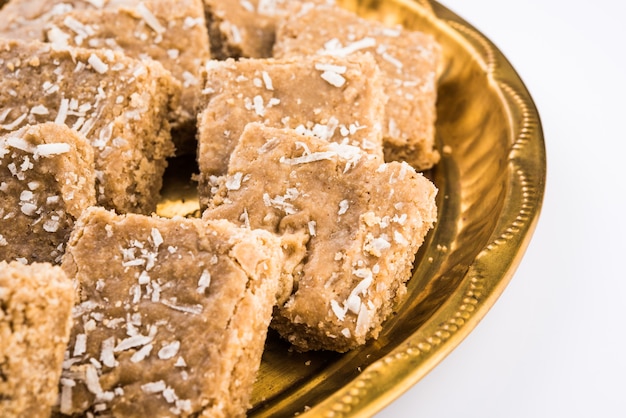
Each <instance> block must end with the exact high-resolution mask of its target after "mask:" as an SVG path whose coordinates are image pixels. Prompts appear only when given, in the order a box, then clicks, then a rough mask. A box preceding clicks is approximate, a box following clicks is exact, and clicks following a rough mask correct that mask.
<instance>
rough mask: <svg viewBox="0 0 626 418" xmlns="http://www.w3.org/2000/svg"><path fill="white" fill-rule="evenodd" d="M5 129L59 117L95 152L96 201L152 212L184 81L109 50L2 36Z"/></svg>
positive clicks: (0, 103)
mask: <svg viewBox="0 0 626 418" xmlns="http://www.w3.org/2000/svg"><path fill="white" fill-rule="evenodd" d="M0 76H1V79H0V90H1V91H2V94H1V95H0V109H2V113H0V132H11V131H14V130H16V129H18V128H20V127H22V126H24V125H25V124H37V123H43V122H55V123H57V124H65V125H67V126H69V127H71V128H73V129H75V130H77V131H78V132H80V133H81V134H82V135H84V136H85V137H86V138H87V139H88V140H89V142H90V143H91V145H92V147H93V149H94V159H95V168H96V197H97V200H98V204H100V205H103V206H105V207H108V208H112V209H115V210H117V211H119V212H140V213H150V212H152V211H154V209H155V207H156V203H157V201H158V200H159V190H160V189H161V184H162V176H163V172H164V171H165V167H166V166H167V160H166V159H167V157H169V156H171V155H173V152H174V146H173V144H172V140H171V133H170V125H169V122H168V115H169V114H170V112H172V110H173V109H175V108H177V106H178V100H179V98H180V83H178V82H177V81H176V80H174V79H173V78H172V76H171V74H170V73H169V71H166V70H164V69H163V66H162V65H161V64H159V63H157V62H155V61H144V60H135V59H132V58H129V57H127V56H125V55H123V54H121V53H119V52H115V51H111V50H102V51H97V50H88V49H82V48H69V49H66V48H62V49H56V48H55V47H54V45H52V44H46V43H41V42H37V41H32V42H23V41H17V40H7V39H0Z"/></svg>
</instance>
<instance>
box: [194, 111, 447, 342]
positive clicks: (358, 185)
mask: <svg viewBox="0 0 626 418" xmlns="http://www.w3.org/2000/svg"><path fill="white" fill-rule="evenodd" d="M435 194H436V188H435V187H434V185H433V184H432V183H431V182H430V181H429V180H427V179H426V178H425V177H424V176H423V175H422V174H420V173H416V172H415V170H414V169H413V168H412V167H411V166H409V165H408V164H407V163H399V162H391V163H387V164H385V163H383V162H382V160H381V159H380V158H376V157H373V156H369V155H367V154H365V153H363V151H362V150H360V149H359V148H357V147H353V146H350V145H345V144H344V145H341V144H336V143H328V142H326V141H323V140H320V139H318V138H315V137H310V136H306V135H300V134H298V133H296V132H295V131H293V130H288V129H275V128H269V127H265V126H263V125H261V124H256V123H253V124H249V125H248V126H247V127H246V129H245V130H244V133H243V134H242V136H241V138H240V140H239V143H238V145H237V147H236V148H235V150H234V152H233V154H232V156H231V159H230V163H229V167H228V175H226V176H224V177H223V178H222V179H221V180H220V181H219V182H218V183H217V184H216V185H215V190H214V196H213V198H212V201H211V206H210V207H209V209H207V210H206V211H205V212H204V214H203V219H207V220H208V219H219V218H225V219H229V220H231V221H233V222H238V223H240V224H242V225H244V226H248V227H250V228H261V229H265V230H268V231H271V232H273V233H277V234H278V235H280V236H282V237H283V248H284V249H285V253H286V258H287V262H286V263H285V268H286V269H291V271H290V272H289V273H291V274H292V276H293V278H294V284H293V292H292V294H291V296H290V298H289V299H288V300H287V302H286V303H285V304H283V305H281V306H279V307H278V308H277V309H276V311H275V315H274V319H273V323H272V326H273V327H274V328H275V329H276V330H278V331H279V332H280V333H281V334H282V336H283V337H285V338H286V339H287V340H288V341H290V342H291V343H292V344H294V345H295V346H296V347H297V348H299V349H302V350H317V349H327V350H336V351H340V352H343V351H347V350H349V349H352V348H355V347H357V346H359V345H362V344H364V343H365V342H366V341H367V340H368V339H370V338H375V337H377V335H378V334H379V332H380V329H381V324H382V322H383V321H384V320H385V319H386V318H387V317H389V315H390V314H391V313H392V309H393V307H394V305H395V303H396V302H397V301H398V300H399V299H400V298H401V297H402V296H403V295H404V294H405V293H406V286H405V282H406V281H407V280H408V279H409V278H410V276H411V269H412V263H413V261H414V257H415V253H416V252H417V250H418V248H419V247H420V246H421V244H422V242H423V239H424V237H425V235H426V233H427V232H428V230H429V229H430V228H431V227H432V225H433V223H434V222H435V220H436V207H435Z"/></svg>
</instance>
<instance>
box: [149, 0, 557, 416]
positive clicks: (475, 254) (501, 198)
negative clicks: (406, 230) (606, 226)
mask: <svg viewBox="0 0 626 418" xmlns="http://www.w3.org/2000/svg"><path fill="white" fill-rule="evenodd" d="M339 3H341V4H342V5H343V6H344V7H346V8H349V9H351V10H355V11H357V12H358V13H359V14H360V15H362V16H364V17H366V18H370V19H377V20H379V21H383V22H385V23H388V24H398V23H399V24H402V25H404V26H405V27H407V28H409V29H417V30H422V31H425V32H428V33H431V34H433V35H434V36H435V37H436V38H437V39H438V41H439V42H440V43H441V45H442V47H443V52H444V60H443V64H442V67H441V69H440V84H439V90H438V91H439V93H438V105H437V107H438V122H437V140H438V145H439V147H440V149H441V150H442V160H441V162H440V163H439V164H438V165H437V166H436V167H435V169H433V170H432V171H431V173H429V175H430V176H431V178H432V179H433V180H434V182H435V184H436V185H437V187H438V188H439V195H438V205H439V219H438V222H437V224H436V226H435V228H434V230H432V231H431V232H430V234H429V236H428V237H427V240H426V242H425V243H424V246H423V247H422V249H421V250H420V252H419V253H418V255H417V259H416V263H415V269H414V274H413V277H412V279H411V281H410V282H409V292H408V297H407V298H406V300H405V301H404V303H402V304H401V305H400V306H399V307H398V310H397V314H396V315H395V316H394V317H393V318H392V319H390V320H389V321H388V322H387V323H386V324H385V326H384V330H383V332H382V334H381V336H380V337H379V339H378V340H377V341H372V342H371V343H370V344H368V345H366V346H364V347H362V348H361V349H358V350H354V351H352V352H349V353H346V354H343V355H340V354H336V353H326V352H311V353H297V352H293V351H290V350H289V347H288V345H287V344H285V343H284V342H282V341H281V340H280V339H279V338H278V337H277V336H276V335H274V334H273V333H271V332H270V335H269V336H268V342H267V345H266V350H265V354H264V357H263V363H262V365H261V370H260V373H259V378H258V381H257V383H256V385H255V389H254V393H253V404H254V406H253V408H252V410H251V411H250V414H249V415H250V416H251V417H291V416H294V415H296V414H298V415H299V416H300V417H320V416H321V417H365V416H371V415H373V414H375V413H376V412H378V411H380V410H381V409H382V408H383V407H385V406H386V405H387V404H389V403H390V402H392V401H393V400H394V399H396V398H397V397H398V396H400V395H401V394H402V393H403V392H404V391H405V390H407V389H408V388H409V387H410V386H412V385H413V384H415V383H416V382H417V381H418V380H420V379H421V378H422V377H423V376H424V375H426V373H428V372H429V371H430V370H431V369H432V368H433V367H435V366H436V365H437V364H438V363H439V362H440V361H441V360H442V359H443V358H444V357H445V356H446V355H447V354H448V353H450V351H452V350H453V349H454V348H455V347H456V346H457V345H458V344H459V343H460V342H461V341H462V340H463V339H464V338H465V337H466V336H467V335H468V334H469V332H470V331H471V330H472V329H473V328H474V327H475V326H476V324H477V323H478V322H479V321H480V320H481V318H483V316H484V315H485V314H486V313H487V311H488V310H489V308H490V307H491V306H492V305H493V304H494V303H495V301H496V299H497V298H498V297H499V296H500V294H501V293H502V291H503V290H504V288H505V286H506V285H507V283H508V282H509V280H510V279H511V276H512V275H513V272H514V270H515V268H516V267H517V265H518V263H519V262H520V259H521V257H522V255H523V253H524V251H525V249H526V246H527V245H528V242H529V240H530V237H531V235H532V232H533V230H534V228H535V225H536V222H537V219H538V216H539V212H540V209H541V203H542V199H543V193H544V183H545V176H546V156H545V147H544V142H543V134H542V131H541V125H540V121H539V116H538V114H537V111H536V108H535V106H534V104H533V102H532V99H531V97H530V96H529V94H528V91H527V90H526V88H525V87H524V85H523V83H522V81H521V80H520V79H519V77H518V75H517V74H516V72H515V70H514V69H513V68H512V67H511V65H510V64H509V63H508V62H507V61H506V59H505V58H504V57H503V55H502V54H501V53H500V52H499V51H498V50H497V48H496V47H495V46H494V45H493V44H492V43H491V42H490V41H489V40H488V39H486V38H485V37H484V36H483V35H481V34H480V33H479V32H478V31H477V30H475V29H474V28H472V27H471V26H470V25H469V24H468V23H466V22H465V21H463V19H461V18H460V17H458V16H456V15H455V14H454V13H452V12H451V11H449V10H447V9H446V8H444V7H443V6H441V5H440V4H438V3H436V2H434V1H428V0H345V1H341V0H340V1H339ZM173 169H174V170H177V169H176V167H173ZM184 177H185V178H187V179H188V178H189V177H187V176H184ZM193 194H194V190H193V188H189V187H188V186H187V187H185V186H184V185H180V184H176V183H175V182H174V183H169V184H167V185H166V190H165V192H164V195H165V197H166V200H165V202H164V203H165V204H164V205H162V206H161V210H162V211H163V212H164V213H165V214H168V213H167V209H168V208H173V209H174V212H175V211H176V210H180V211H182V212H188V211H193V210H194V204H197V203H194V202H197V200H194V196H193ZM181 199H182V201H184V203H183V204H182V205H181ZM170 214H171V213H170Z"/></svg>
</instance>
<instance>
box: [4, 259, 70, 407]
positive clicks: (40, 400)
mask: <svg viewBox="0 0 626 418" xmlns="http://www.w3.org/2000/svg"><path fill="white" fill-rule="evenodd" d="M73 303H74V289H73V287H72V282H71V280H70V279H68V278H67V276H66V275H65V273H64V272H63V270H61V268H59V267H58V266H52V265H50V264H47V263H35V264H31V265H23V264H21V263H19V262H11V263H6V262H4V261H0V411H1V412H2V414H1V415H2V417H3V418H22V417H36V418H38V417H41V418H43V417H48V416H50V410H51V407H52V406H53V405H54V403H55V402H56V400H57V393H58V382H59V377H60V375H61V367H62V362H63V353H64V351H65V347H66V345H67V342H68V339H69V335H70V328H71V323H72V322H71V320H72V316H71V311H72V306H73Z"/></svg>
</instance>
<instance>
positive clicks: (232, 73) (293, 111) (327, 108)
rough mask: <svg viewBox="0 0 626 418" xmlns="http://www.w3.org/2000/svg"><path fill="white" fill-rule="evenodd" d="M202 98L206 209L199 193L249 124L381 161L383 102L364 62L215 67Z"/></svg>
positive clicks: (223, 167) (376, 76)
mask: <svg viewBox="0 0 626 418" xmlns="http://www.w3.org/2000/svg"><path fill="white" fill-rule="evenodd" d="M205 94H206V99H205V100H206V102H207V104H206V107H205V109H204V111H203V112H202V114H201V115H200V117H199V128H198V164H199V167H200V177H201V178H202V179H203V180H202V181H201V182H200V184H201V192H200V194H201V203H202V204H203V205H205V204H206V199H207V198H208V196H209V195H210V190H207V189H206V188H203V187H202V185H207V184H209V179H210V177H211V176H216V175H222V174H224V173H226V171H227V166H228V158H229V156H230V153H231V152H232V150H233V149H234V148H235V146H236V144H237V140H238V138H239V136H240V135H241V133H242V132H243V130H244V127H245V126H246V124H248V123H250V122H262V123H264V124H266V125H268V126H273V127H277V128H283V127H287V128H293V129H296V130H297V131H298V132H300V133H302V134H310V135H315V136H317V137H319V138H321V139H323V140H326V141H333V142H337V143H343V144H349V145H356V146H358V147H360V148H362V149H364V150H365V151H367V152H368V153H370V154H372V155H377V156H380V157H381V158H382V155H383V152H382V123H383V121H384V106H385V103H386V96H385V95H384V93H383V92H382V81H381V78H380V72H379V70H378V67H377V66H376V64H375V62H374V60H373V59H372V57H371V56H369V55H354V56H352V57H349V58H335V57H303V58H300V59H283V60H275V59H241V60H239V61H234V60H227V61H222V62H216V61H213V62H212V63H211V66H210V68H209V69H208V74H207V83H206V87H205Z"/></svg>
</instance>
